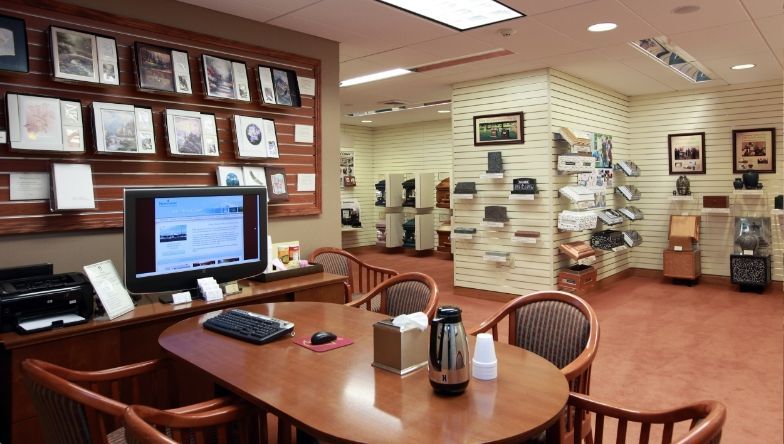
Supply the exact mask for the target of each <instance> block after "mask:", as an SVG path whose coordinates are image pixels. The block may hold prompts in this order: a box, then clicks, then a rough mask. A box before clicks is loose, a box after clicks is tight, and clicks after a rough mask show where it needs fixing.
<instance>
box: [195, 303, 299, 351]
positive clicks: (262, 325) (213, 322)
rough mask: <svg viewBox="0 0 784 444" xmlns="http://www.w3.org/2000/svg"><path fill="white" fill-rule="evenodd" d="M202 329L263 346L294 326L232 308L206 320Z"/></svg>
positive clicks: (288, 332)
mask: <svg viewBox="0 0 784 444" xmlns="http://www.w3.org/2000/svg"><path fill="white" fill-rule="evenodd" d="M204 328H206V329H207V330H212V331H214V332H216V333H220V334H223V335H226V336H231V337H232V338H237V339H241V340H243V341H247V342H252V343H254V344H265V343H267V342H270V341H273V340H275V339H277V338H279V337H281V336H286V335H287V334H290V333H291V332H292V331H293V330H294V324H293V323H291V322H288V321H284V320H281V319H276V318H273V317H270V316H265V315H263V314H258V313H252V312H249V311H245V310H240V309H237V308H234V309H231V310H227V311H224V312H223V313H221V314H219V315H217V316H214V317H212V318H210V319H208V320H206V321H205V322H204Z"/></svg>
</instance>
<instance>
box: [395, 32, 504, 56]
mask: <svg viewBox="0 0 784 444" xmlns="http://www.w3.org/2000/svg"><path fill="white" fill-rule="evenodd" d="M408 48H410V49H414V50H417V51H422V52H425V53H428V54H430V55H431V56H433V60H436V61H441V60H447V59H456V58H459V57H463V56H466V55H470V54H477V53H480V52H485V51H489V50H491V49H496V48H497V46H494V45H492V44H491V43H488V42H485V41H482V40H479V39H476V38H474V37H471V36H469V35H468V34H466V33H460V34H454V35H450V36H446V37H441V38H438V39H433V40H428V41H426V42H421V43H415V44H413V45H410V46H408Z"/></svg>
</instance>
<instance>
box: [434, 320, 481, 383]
mask: <svg viewBox="0 0 784 444" xmlns="http://www.w3.org/2000/svg"><path fill="white" fill-rule="evenodd" d="M470 363H471V358H470V357H469V356H468V338H467V337H466V333H465V329H464V328H463V322H462V317H461V310H460V308H459V307H453V306H448V305H446V306H443V307H438V310H436V316H435V318H433V320H432V321H430V360H429V362H428V368H429V374H430V385H432V386H433V389H434V390H435V391H436V393H442V394H449V395H458V394H460V393H463V392H464V391H465V389H466V387H467V386H468V381H469V379H470V378H471V370H470V369H471V366H470Z"/></svg>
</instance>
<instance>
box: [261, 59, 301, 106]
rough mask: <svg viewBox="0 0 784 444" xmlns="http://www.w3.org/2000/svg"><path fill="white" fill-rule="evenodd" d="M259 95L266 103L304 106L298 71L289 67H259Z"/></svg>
mask: <svg viewBox="0 0 784 444" xmlns="http://www.w3.org/2000/svg"><path fill="white" fill-rule="evenodd" d="M258 75H259V95H260V96H261V103H263V104H265V105H283V106H296V107H299V106H302V100H301V98H300V93H299V83H298V82H297V73H296V72H294V71H291V70H288V69H281V68H270V67H268V66H259V67H258Z"/></svg>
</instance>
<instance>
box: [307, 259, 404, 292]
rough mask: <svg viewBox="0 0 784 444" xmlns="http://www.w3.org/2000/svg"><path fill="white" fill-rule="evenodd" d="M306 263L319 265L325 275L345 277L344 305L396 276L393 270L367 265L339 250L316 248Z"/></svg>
mask: <svg viewBox="0 0 784 444" xmlns="http://www.w3.org/2000/svg"><path fill="white" fill-rule="evenodd" d="M308 262H313V263H317V264H321V265H322V266H323V267H324V271H326V272H327V273H332V274H340V275H343V276H346V280H345V282H344V283H343V285H344V288H345V302H346V303H348V302H351V301H352V300H354V299H355V298H357V297H359V296H361V295H363V294H365V293H367V292H369V291H370V290H372V289H373V288H374V287H375V286H377V285H378V284H380V283H382V282H383V281H385V280H387V279H389V278H391V277H392V276H395V275H397V271H395V270H390V269H389V268H382V267H376V266H374V265H370V264H367V263H365V262H362V261H361V260H359V258H357V257H356V256H354V255H353V254H351V253H349V252H348V251H346V250H341V249H339V248H332V247H322V248H317V249H316V250H314V251H313V252H312V253H311V254H310V256H309V257H308Z"/></svg>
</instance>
